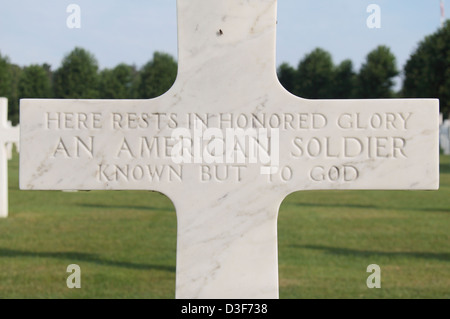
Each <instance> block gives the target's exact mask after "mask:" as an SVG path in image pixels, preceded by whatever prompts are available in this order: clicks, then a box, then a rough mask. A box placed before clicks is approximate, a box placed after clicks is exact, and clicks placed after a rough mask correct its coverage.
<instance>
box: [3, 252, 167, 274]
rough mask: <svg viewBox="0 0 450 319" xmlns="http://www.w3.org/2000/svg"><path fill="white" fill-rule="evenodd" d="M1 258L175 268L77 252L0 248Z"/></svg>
mask: <svg viewBox="0 0 450 319" xmlns="http://www.w3.org/2000/svg"><path fill="white" fill-rule="evenodd" d="M0 257H1V258H52V259H60V260H68V261H70V263H78V262H89V263H93V264H96V265H100V266H110V267H120V268H128V269H134V270H162V271H167V272H171V273H175V267H172V266H163V265H147V264H135V263H130V262H122V261H111V260H104V259H102V258H100V257H99V256H98V255H95V254H85V253H77V252H55V253H53V252H31V251H19V250H11V249H5V248H0Z"/></svg>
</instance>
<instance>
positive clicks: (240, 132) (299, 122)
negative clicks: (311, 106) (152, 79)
mask: <svg viewBox="0 0 450 319" xmlns="http://www.w3.org/2000/svg"><path fill="white" fill-rule="evenodd" d="M413 120H414V113H413V112H385V113H383V112H367V113H362V112H355V113H350V112H349V113H336V114H332V115H326V114H322V113H320V112H311V113H292V112H287V113H185V114H177V113H160V112H154V113H146V112H117V111H111V112H106V111H104V112H46V113H45V118H44V121H43V126H44V128H45V129H46V130H48V131H54V132H55V134H54V135H52V139H53V140H54V148H53V149H52V151H51V157H50V158H51V159H52V160H55V161H56V160H61V161H62V160H90V161H89V162H87V163H88V164H87V165H95V168H94V169H95V172H96V173H95V175H96V181H97V182H98V183H106V184H111V183H115V182H117V183H119V182H120V183H122V182H130V183H131V182H174V183H175V182H182V181H183V177H184V176H185V168H186V165H191V164H199V166H198V170H197V172H196V174H197V178H198V180H199V181H201V182H203V183H211V182H215V183H222V182H230V181H232V182H243V181H245V179H246V171H247V169H249V168H251V167H252V165H256V166H257V167H260V170H261V174H263V175H264V174H266V175H269V179H268V181H269V182H282V183H289V182H291V181H296V180H309V181H310V182H312V183H324V182H326V183H352V182H355V181H357V180H358V179H359V178H360V177H361V172H360V169H359V168H358V165H357V163H358V162H362V161H399V160H403V159H407V158H408V157H409V142H408V141H409V138H410V137H409V136H408V131H409V130H410V129H411V127H412V122H413ZM58 131H60V132H61V134H58V133H57V132H58ZM137 132H139V133H137ZM352 132H353V133H352ZM361 132H364V134H361ZM136 133H137V134H136ZM103 140H104V141H107V142H102V141H103ZM281 141H283V143H281ZM286 142H287V143H286ZM102 143H106V144H102ZM281 144H283V148H281V147H280V145H281ZM309 160H320V161H324V162H320V164H319V165H311V163H309ZM281 162H283V163H284V164H280V163H281ZM305 163H308V164H307V165H306V164H305ZM280 165H281V166H280Z"/></svg>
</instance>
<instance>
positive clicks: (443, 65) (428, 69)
mask: <svg viewBox="0 0 450 319" xmlns="http://www.w3.org/2000/svg"><path fill="white" fill-rule="evenodd" d="M402 95H403V96H404V97H410V98H439V99H440V105H441V112H443V113H445V114H446V115H447V116H450V21H447V23H446V24H445V26H444V27H443V28H441V29H439V30H438V31H437V32H435V33H434V34H432V35H429V36H427V37H426V38H425V39H424V40H422V41H421V42H420V43H419V45H418V47H417V49H416V50H415V52H414V53H413V54H412V55H411V57H410V58H409V60H408V61H407V63H406V65H405V68H404V82H403V88H402Z"/></svg>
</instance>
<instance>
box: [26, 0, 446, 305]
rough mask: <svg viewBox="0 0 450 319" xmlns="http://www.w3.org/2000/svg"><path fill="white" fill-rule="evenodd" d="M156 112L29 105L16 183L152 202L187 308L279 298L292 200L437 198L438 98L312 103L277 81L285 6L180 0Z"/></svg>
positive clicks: (125, 105)
mask: <svg viewBox="0 0 450 319" xmlns="http://www.w3.org/2000/svg"><path fill="white" fill-rule="evenodd" d="M177 4H178V37H179V40H178V41H179V42H178V43H179V70H178V77H177V80H176V83H175V84H174V86H173V87H172V88H171V89H170V90H169V91H168V92H167V93H166V94H164V95H162V96H160V97H158V98H155V99H152V100H22V101H21V130H22V135H21V153H20V185H21V188H22V189H28V190H33V189H35V190H72V189H76V190H152V191H157V192H161V193H164V194H166V195H167V196H168V197H169V198H170V199H171V200H172V201H173V203H174V205H175V208H176V211H177V221H178V224H177V227H178V237H177V274H176V297H177V298H277V297H278V261H277V217H278V209H279V207H280V204H281V202H282V201H283V200H284V198H285V197H286V196H287V195H288V194H290V193H292V192H295V191H302V190H321V189H322V190H323V189H345V190H350V189H411V190H419V189H421V190H423V189H437V188H438V184H439V172H438V170H439V169H438V167H439V165H438V161H439V159H438V154H439V151H438V124H439V123H438V120H439V115H438V109H439V102H438V101H437V100H425V99H421V100H342V101H340V100H328V101H326V100H306V99H302V98H299V97H296V96H294V95H292V94H290V93H288V92H287V91H286V90H285V89H284V88H283V87H282V86H281V85H280V83H279V82H278V79H277V74H276V65H275V64H276V63H275V47H276V45H275V44H276V39H275V36H276V24H277V15H276V5H277V1H276V0H245V1H243V0H227V1H223V0H178V2H177Z"/></svg>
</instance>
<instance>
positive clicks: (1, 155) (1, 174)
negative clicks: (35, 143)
mask: <svg viewBox="0 0 450 319" xmlns="http://www.w3.org/2000/svg"><path fill="white" fill-rule="evenodd" d="M7 118H8V100H7V99H6V98H0V218H5V217H8V158H9V157H10V156H12V154H10V151H9V149H10V145H11V146H12V144H13V143H18V142H19V128H18V127H12V126H11V124H10V123H9V122H8V121H7Z"/></svg>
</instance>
